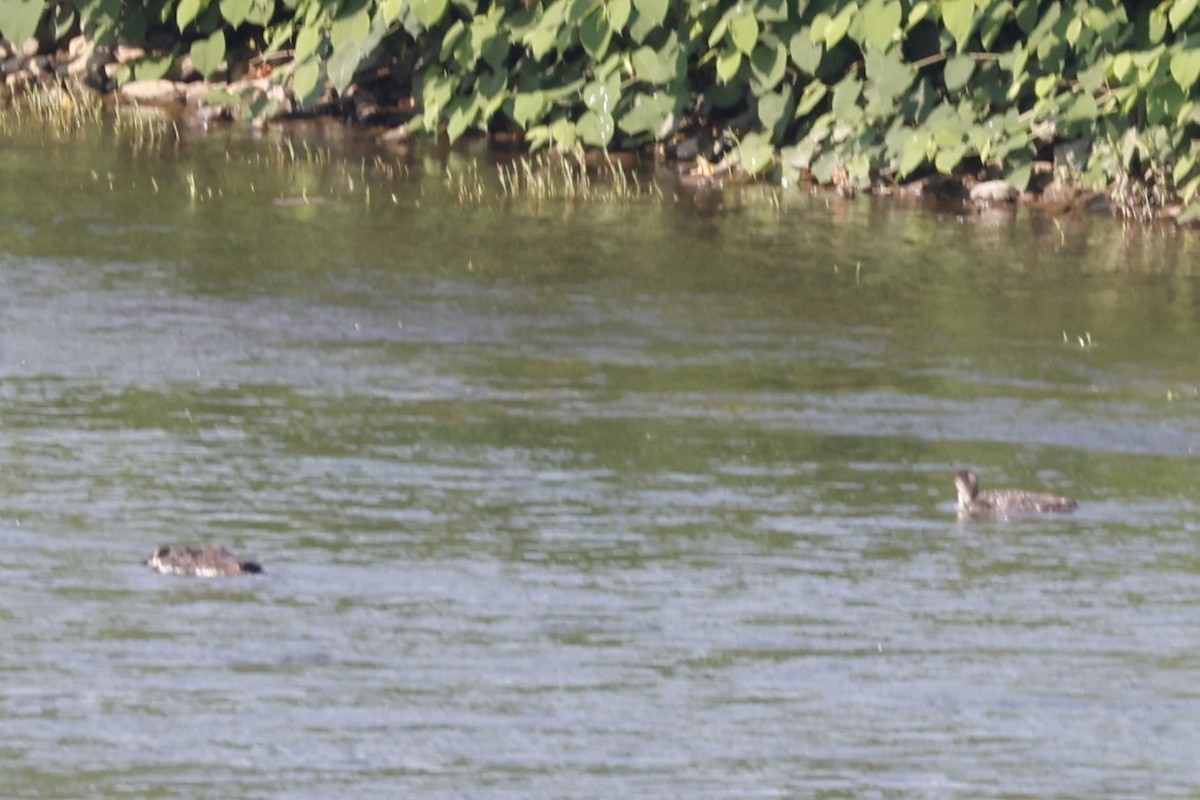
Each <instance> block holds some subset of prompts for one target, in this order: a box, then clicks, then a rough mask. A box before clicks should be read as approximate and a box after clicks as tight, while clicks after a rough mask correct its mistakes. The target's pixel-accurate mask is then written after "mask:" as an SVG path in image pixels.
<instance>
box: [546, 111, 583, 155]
mask: <svg viewBox="0 0 1200 800" xmlns="http://www.w3.org/2000/svg"><path fill="white" fill-rule="evenodd" d="M550 138H552V139H553V140H554V141H555V142H557V143H558V145H559V147H562V148H564V149H566V150H573V149H574V148H575V142H576V141H578V139H579V135H578V134H577V133H576V132H575V123H574V122H571V120H569V119H566V118H564V117H559V118H558V119H556V120H555V121H554V122H552V123H551V124H550Z"/></svg>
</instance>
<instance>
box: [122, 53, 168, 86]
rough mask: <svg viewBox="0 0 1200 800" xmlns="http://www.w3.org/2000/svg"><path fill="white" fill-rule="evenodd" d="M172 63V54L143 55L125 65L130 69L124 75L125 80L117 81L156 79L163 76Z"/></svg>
mask: <svg viewBox="0 0 1200 800" xmlns="http://www.w3.org/2000/svg"><path fill="white" fill-rule="evenodd" d="M174 64H175V57H174V56H172V55H165V56H160V57H157V58H156V57H154V56H145V57H144V58H139V59H138V60H137V61H134V62H133V63H132V64H129V65H126V66H130V67H131V69H130V71H129V73H128V75H127V76H126V80H121V81H119V82H120V83H126V82H127V81H129V80H135V81H156V80H158V79H159V78H165V77H166V76H167V73H168V72H170V71H171V67H172V66H173V65H174Z"/></svg>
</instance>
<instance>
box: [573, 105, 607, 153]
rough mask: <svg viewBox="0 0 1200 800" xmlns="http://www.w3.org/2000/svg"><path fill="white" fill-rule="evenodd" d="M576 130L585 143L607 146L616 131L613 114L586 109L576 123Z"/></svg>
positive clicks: (594, 145)
mask: <svg viewBox="0 0 1200 800" xmlns="http://www.w3.org/2000/svg"><path fill="white" fill-rule="evenodd" d="M575 130H576V131H577V132H578V134H579V138H580V139H582V140H583V142H584V144H590V145H592V146H593V147H607V146H608V143H609V142H610V141H612V137H613V134H614V133H615V132H616V125H615V124H614V123H613V118H612V114H609V113H607V112H596V111H585V112H583V116H581V117H580V118H579V122H577V123H575Z"/></svg>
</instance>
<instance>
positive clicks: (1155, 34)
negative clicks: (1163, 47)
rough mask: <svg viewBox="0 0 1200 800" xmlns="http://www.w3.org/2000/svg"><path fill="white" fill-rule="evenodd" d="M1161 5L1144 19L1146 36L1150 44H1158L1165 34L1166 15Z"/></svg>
mask: <svg viewBox="0 0 1200 800" xmlns="http://www.w3.org/2000/svg"><path fill="white" fill-rule="evenodd" d="M1161 8H1162V7H1161V6H1159V7H1158V8H1155V9H1154V10H1152V11H1151V12H1150V15H1149V17H1148V18H1147V21H1146V23H1147V24H1146V33H1147V36H1146V38H1147V39H1149V40H1150V44H1158V43H1159V42H1161V41H1162V40H1163V37H1164V36H1166V35H1167V15H1166V14H1164V13H1162V10H1161Z"/></svg>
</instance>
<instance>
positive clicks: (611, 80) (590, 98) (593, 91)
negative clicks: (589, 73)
mask: <svg viewBox="0 0 1200 800" xmlns="http://www.w3.org/2000/svg"><path fill="white" fill-rule="evenodd" d="M620 99H621V76H620V74H619V73H616V72H614V73H612V74H611V75H609V76H608V78H606V79H605V80H595V81H592V82H591V83H589V84H588V85H587V86H585V87H583V104H584V105H585V106H587V107H588V108H589V109H590V110H592V111H596V112H600V113H604V114H609V115H611V114H612V112H613V109H615V108H616V107H617V103H618V101H620Z"/></svg>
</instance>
